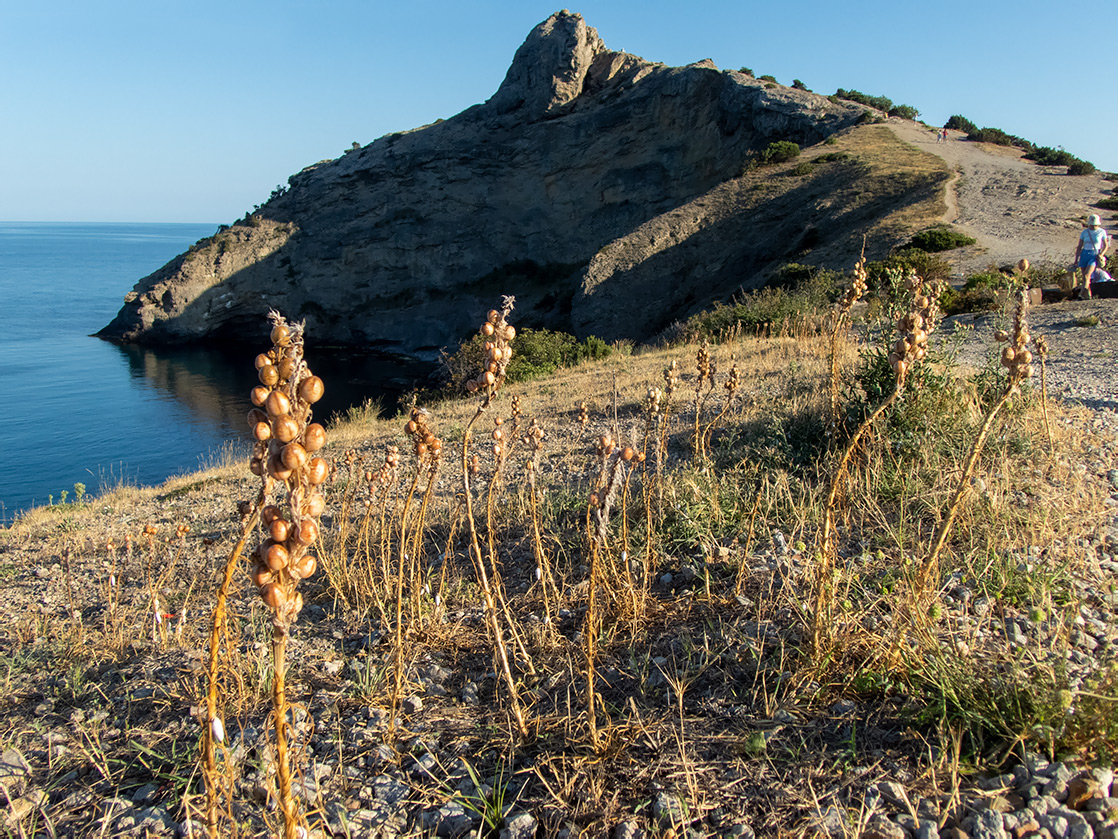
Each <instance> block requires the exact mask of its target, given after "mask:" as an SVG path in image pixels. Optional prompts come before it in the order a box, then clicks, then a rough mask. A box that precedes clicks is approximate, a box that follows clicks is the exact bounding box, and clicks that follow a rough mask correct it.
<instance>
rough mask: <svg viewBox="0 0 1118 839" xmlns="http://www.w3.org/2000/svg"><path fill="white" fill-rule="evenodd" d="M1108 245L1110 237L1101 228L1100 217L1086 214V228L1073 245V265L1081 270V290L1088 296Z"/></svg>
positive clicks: (1104, 261) (1104, 263)
mask: <svg viewBox="0 0 1118 839" xmlns="http://www.w3.org/2000/svg"><path fill="white" fill-rule="evenodd" d="M1108 247H1110V237H1109V236H1107V235H1106V231H1105V230H1103V229H1102V219H1100V218H1099V217H1098V216H1097V215H1094V214H1093V213H1092V214H1091V215H1089V216H1087V229H1086V230H1084V231H1083V232H1082V233H1080V234H1079V244H1077V245H1076V246H1075V265H1076V267H1077V268H1079V269H1080V270H1081V271H1082V272H1083V292H1084V294H1085V295H1086V297H1088V298H1090V296H1091V280H1092V279H1093V277H1094V274H1095V271H1096V269H1101V268H1102V267H1103V266H1104V265H1106V260H1105V256H1106V249H1107V248H1108Z"/></svg>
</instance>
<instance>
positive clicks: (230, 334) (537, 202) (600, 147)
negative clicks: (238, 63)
mask: <svg viewBox="0 0 1118 839" xmlns="http://www.w3.org/2000/svg"><path fill="white" fill-rule="evenodd" d="M862 111H863V109H862V108H860V107H856V106H852V105H849V104H846V103H839V104H834V103H831V102H830V101H828V100H827V99H826V98H824V97H822V96H816V95H814V94H810V93H807V92H805V91H799V90H793V89H790V88H784V87H781V86H773V85H766V84H765V83H763V82H759V81H757V80H755V79H753V78H751V77H749V76H745V75H742V74H739V73H734V72H723V71H719V70H717V69H716V68H714V67H713V66H712V65H711V64H710V63H709V62H700V63H698V64H695V65H691V66H688V67H681V68H673V67H666V66H664V65H661V64H653V63H651V62H648V61H645V60H643V59H641V58H638V57H637V56H633V55H629V54H626V53H618V52H613V51H611V50H609V49H608V48H607V47H606V46H605V44H603V43H602V40H601V39H600V38H599V37H598V34H597V32H596V31H595V30H594V29H592V28H590V27H588V26H587V25H586V24H585V22H584V21H583V19H582V18H581V17H580V16H579V15H577V14H570V13H568V12H565V11H564V12H560V13H557V14H555V15H553V16H552V17H550V18H549V19H548V20H546V21H544V22H543V23H541V24H540V25H539V26H537V27H536V28H535V29H534V30H533V31H532V32H531V34H530V35H529V36H528V38H527V40H526V41H525V42H524V44H523V45H522V46H521V47H520V49H519V50H517V52H516V55H515V57H514V59H513V62H512V66H511V67H510V68H509V71H508V74H507V75H506V77H505V80H504V82H503V83H502V84H501V86H500V88H499V89H498V90H497V92H496V93H495V94H494V95H493V97H492V98H491V99H489V100H488V101H487V102H485V103H484V104H482V105H476V106H474V107H472V108H469V109H468V110H466V111H464V112H462V113H461V114H458V115H457V116H455V117H453V118H451V119H448V120H445V121H442V122H438V123H436V124H433V125H429V126H425V127H423V128H420V129H416V130H414V131H410V132H405V133H401V134H392V135H388V136H385V137H382V138H380V139H379V140H377V141H375V142H374V143H372V144H370V145H368V146H365V147H364V148H361V149H356V150H354V151H352V152H349V153H347V154H345V155H343V156H342V157H340V158H338V159H336V160H332V161H326V162H322V163H319V164H316V165H314V166H310V167H308V168H307V169H304V170H303V171H302V172H300V173H298V174H297V175H294V176H293V177H292V178H290V180H289V184H290V186H289V189H288V190H287V191H286V192H284V193H283V194H282V195H275V196H274V197H273V198H272V199H271V200H270V201H268V202H267V203H266V204H265V205H263V206H262V207H261V208H260V209H259V210H258V211H257V212H256V213H254V214H253V215H252V216H250V217H248V218H247V219H245V220H244V221H242V222H239V223H237V224H235V225H233V226H232V227H231V228H229V229H227V230H224V231H222V232H220V233H218V234H217V235H215V236H214V237H212V238H211V239H208V240H203V241H202V242H200V243H199V244H198V245H196V246H195V247H194V248H192V249H191V250H190V251H189V252H188V253H186V254H184V255H182V256H180V257H178V258H176V259H175V260H173V261H172V262H170V263H168V264H167V265H166V266H164V267H163V268H161V269H160V270H159V271H157V272H156V273H154V274H152V275H151V276H149V277H146V278H145V279H143V280H141V281H140V282H139V283H138V284H137V286H136V288H135V289H134V290H133V291H132V292H131V293H130V294H129V295H128V297H127V298H126V300H125V305H124V307H123V308H122V309H121V311H120V313H119V314H118V315H117V317H116V318H115V319H114V320H113V322H112V323H111V324H109V325H108V326H107V327H105V329H104V330H102V332H101V333H100V334H101V335H102V336H103V337H107V338H110V339H113V340H120V341H129V342H131V341H135V342H149V343H183V342H192V341H200V340H207V339H230V338H232V339H246V340H247V339H256V338H257V336H258V335H259V334H260V333H261V331H262V330H263V329H264V319H263V317H262V315H263V313H265V312H266V311H267V310H268V309H269V308H276V309H279V310H280V311H282V312H283V313H284V314H286V315H287V316H289V317H292V318H306V320H307V322H308V327H309V328H310V329H311V330H312V334H315V335H318V336H321V338H320V340H322V341H324V342H329V343H339V344H362V345H370V346H373V347H376V348H379V349H382V350H386V351H396V352H401V353H405V354H409V355H413V356H417V357H423V356H428V355H433V354H434V353H436V352H437V350H438V349H439V348H440V347H443V346H446V345H448V344H452V343H455V342H456V341H457V340H459V339H460V338H461V337H462V336H463V335H464V334H466V333H468V332H469V331H470V330H471V328H472V325H473V324H474V322H475V321H476V320H477V317H478V316H479V314H480V313H482V312H484V311H486V310H487V309H489V308H490V307H491V306H492V305H493V304H494V303H495V302H496V300H497V296H498V295H500V294H502V293H509V294H514V295H516V297H517V300H518V305H517V316H518V323H519V324H521V325H546V326H550V327H557V328H568V329H570V328H575V329H577V330H578V331H579V332H580V333H584V334H589V333H597V334H601V335H604V336H605V337H619V336H620V335H622V334H623V333H626V329H625V324H624V318H622V319H621V320H620V321H619V320H618V318H617V316H616V312H614V311H612V307H611V306H609V305H607V304H606V303H605V302H604V301H605V300H606V298H607V297H610V298H611V299H612V294H613V292H612V291H611V293H610V295H603V294H599V292H601V291H602V290H603V289H613V290H615V289H616V282H615V281H616V280H617V278H618V277H621V276H624V275H625V274H626V273H627V272H630V273H631V271H632V269H633V266H632V265H629V264H628V263H625V264H621V265H619V264H615V263H612V262H610V260H608V259H605V258H603V251H606V252H609V250H610V246H611V243H616V242H626V241H632V240H631V237H632V236H634V235H635V234H636V233H637V231H645V232H647V231H648V230H649V229H650V228H649V225H652V226H653V228H654V229H655V230H656V231H660V232H659V233H657V234H656V235H658V236H662V237H665V238H663V242H664V243H667V242H668V241H669V239H671V241H672V242H673V243H674V244H679V243H680V242H683V241H685V240H687V239H689V238H690V237H691V236H693V235H694V234H695V233H696V232H699V231H701V230H705V229H706V225H705V223H704V222H703V218H705V215H706V213H705V212H700V213H698V214H696V213H695V212H694V210H695V207H696V204H695V202H697V201H699V202H703V201H706V202H708V203H709V202H716V203H717V202H718V201H719V198H718V196H719V195H721V194H722V192H725V184H727V183H731V182H735V181H736V179H738V178H739V175H741V173H742V171H743V168H744V166H745V164H746V162H747V160H748V159H749V156H750V153H751V152H756V151H757V150H758V149H761V148H764V146H766V145H767V144H768V143H770V142H771V141H773V140H777V139H781V140H793V141H795V142H798V143H799V144H800V145H802V146H807V145H811V144H814V143H818V142H820V141H821V140H823V139H824V138H825V137H828V136H830V135H832V134H834V133H835V132H838V131H840V130H841V129H844V128H848V127H850V126H852V125H854V124H855V122H856V121H857V120H858V118H859V117H860V116H861V115H862ZM731 192H732V190H731ZM731 197H732V196H731ZM719 206H720V207H721V206H722V205H721V204H720V205H719ZM715 215H717V216H719V217H722V216H724V215H725V207H723V208H722V209H720V210H718V211H717V212H716V213H715ZM708 232H709V231H708ZM801 232H802V231H801ZM641 235H643V233H642V234H641ZM797 235H799V233H798V232H797ZM673 237H674V238H673ZM712 244H713V246H714V247H715V248H716V252H714V253H711V252H709V251H707V250H706V249H705V248H692V249H690V250H691V256H689V257H685V256H684V254H685V251H686V250H687V249H681V250H678V251H677V253H678V254H679V256H680V258H683V259H684V260H685V261H688V260H689V261H690V263H695V261H696V260H697V261H699V262H707V261H709V260H711V259H713V260H714V261H716V262H717V261H721V262H726V260H725V259H724V258H723V257H724V254H722V255H720V253H719V252H717V251H719V250H724V249H725V247H729V246H731V245H732V244H733V243H731V242H724V243H723V244H722V245H721V246H720V245H718V243H717V242H713V241H712ZM622 250H624V251H625V253H626V254H627V255H628V257H629V258H631V259H639V258H640V252H641V249H640V248H633V247H625V248H622ZM652 250H653V251H657V252H659V251H661V250H662V248H654V249H652ZM615 251H616V249H615ZM650 254H651V252H650ZM650 254H646V256H647V255H650ZM730 261H731V262H732V261H733V260H730ZM700 267H701V266H699V265H697V264H690V265H689V267H685V268H684V269H679V267H678V266H676V269H675V270H674V271H673V274H672V276H673V277H674V278H675V279H674V280H673V282H675V281H677V280H678V279H679V278H680V277H686V276H689V275H693V274H694V273H695V270H696V269H699V268H700ZM727 270H729V269H727ZM700 273H701V271H700ZM724 273H725V272H724ZM723 279H724V280H726V281H729V279H734V278H733V277H729V275H727V277H723ZM720 282H721V281H720ZM724 284H725V283H723V285H724ZM736 284H746V285H748V281H747V278H746V277H744V276H742V277H737V278H736ZM644 288H645V291H648V292H649V293H655V292H654V291H653V290H652V289H653V288H654V286H650V285H649V284H648V283H645V286H644ZM700 291H701V292H702V293H701V294H699V296H700V297H701V296H702V294H705V293H706V291H705V290H704V289H702V288H700ZM596 295H597V296H596ZM696 299H698V298H697V297H695V295H692V302H694V301H695V300H696ZM641 305H642V306H643V307H645V308H646V309H647V311H645V312H644V316H642V318H640V319H639V320H640V323H639V324H638V323H635V322H634V324H633V326H634V328H633V329H632V330H629V331H628V334H627V337H633V338H642V337H646V335H647V334H648V332H649V330H651V329H653V328H655V327H656V326H657V325H658V324H660V322H661V321H663V319H664V317H665V316H666V314H669V313H667V312H665V311H661V310H662V309H663V308H664V306H665V305H678V301H677V303H676V304H671V303H670V301H667V300H657V299H650V300H646V301H642V302H641ZM654 310H655V311H654Z"/></svg>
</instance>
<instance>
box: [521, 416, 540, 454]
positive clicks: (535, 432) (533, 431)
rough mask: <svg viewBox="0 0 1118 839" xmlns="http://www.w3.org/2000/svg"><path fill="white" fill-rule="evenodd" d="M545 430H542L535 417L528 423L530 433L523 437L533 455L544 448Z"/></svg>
mask: <svg viewBox="0 0 1118 839" xmlns="http://www.w3.org/2000/svg"><path fill="white" fill-rule="evenodd" d="M543 436H544V435H543V429H542V428H540V424H539V422H537V421H536V418H535V417H532V419H531V420H530V421H529V423H528V433H527V434H525V435H524V437H523V443H524V445H525V446H527V447H528V448H529V450H531V452H532V453H533V454H535V453H536V452H538V451H540V449H542V448H543Z"/></svg>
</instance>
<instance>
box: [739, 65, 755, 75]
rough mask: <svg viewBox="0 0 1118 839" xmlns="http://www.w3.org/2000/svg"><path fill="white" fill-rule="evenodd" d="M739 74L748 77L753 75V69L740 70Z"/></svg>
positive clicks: (744, 68) (743, 68)
mask: <svg viewBox="0 0 1118 839" xmlns="http://www.w3.org/2000/svg"><path fill="white" fill-rule="evenodd" d="M738 72H739V73H744V74H745V75H747V76H752V75H753V69H752V68H751V67H742V68H741V69H740V70H738Z"/></svg>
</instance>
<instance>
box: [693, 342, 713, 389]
mask: <svg viewBox="0 0 1118 839" xmlns="http://www.w3.org/2000/svg"><path fill="white" fill-rule="evenodd" d="M695 369H696V371H697V372H698V374H699V378H698V381H696V382H695V390H701V389H702V387H703V382H704V381H705V380H706V379H710V380H711V382H713V381H714V365H713V364H711V360H710V345H709V344H708V343H707V342H706V341H703V345H702V346H701V347H699V351H698V352H697V353H696V354H695Z"/></svg>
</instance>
